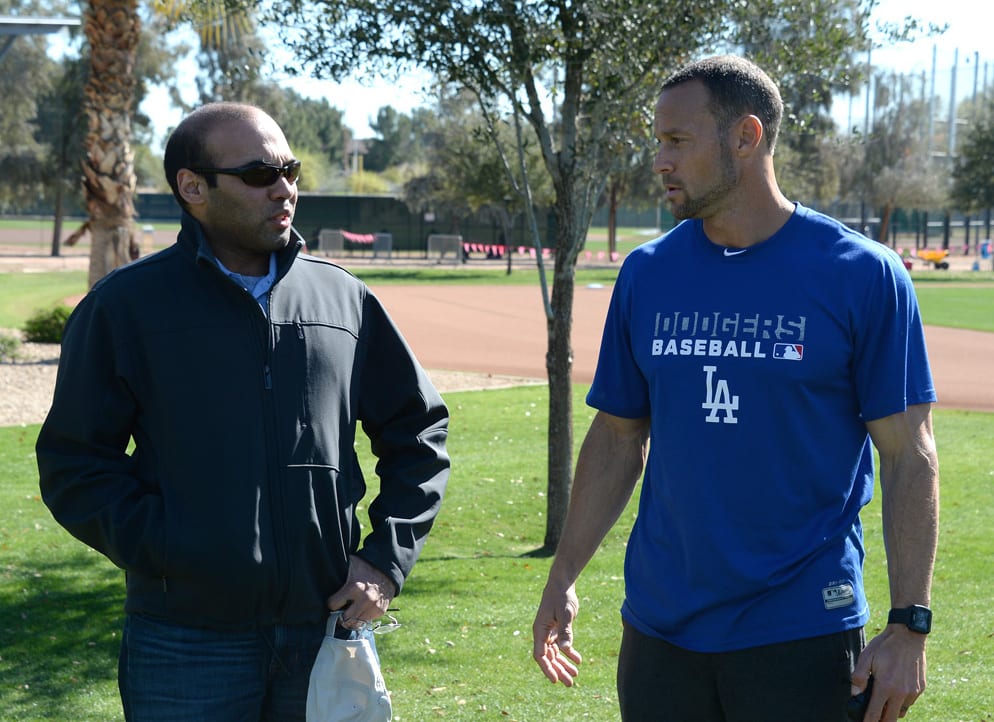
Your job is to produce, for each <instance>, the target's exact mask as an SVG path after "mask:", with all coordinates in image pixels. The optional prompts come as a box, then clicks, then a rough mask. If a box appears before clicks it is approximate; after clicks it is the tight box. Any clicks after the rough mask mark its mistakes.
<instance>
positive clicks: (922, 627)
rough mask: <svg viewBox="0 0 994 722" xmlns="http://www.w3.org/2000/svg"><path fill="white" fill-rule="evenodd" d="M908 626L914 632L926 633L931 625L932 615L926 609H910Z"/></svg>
mask: <svg viewBox="0 0 994 722" xmlns="http://www.w3.org/2000/svg"><path fill="white" fill-rule="evenodd" d="M908 626H909V627H910V628H911V629H913V630H915V631H916V632H922V633H925V634H927V633H928V632H929V631H930V629H931V627H932V615H931V614H930V613H929V611H928V610H927V609H912V610H911V621H910V622H909V623H908Z"/></svg>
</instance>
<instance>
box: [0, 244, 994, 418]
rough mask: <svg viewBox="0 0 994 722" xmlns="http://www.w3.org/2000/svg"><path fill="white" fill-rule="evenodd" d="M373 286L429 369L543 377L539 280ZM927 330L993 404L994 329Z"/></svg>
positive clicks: (593, 300) (580, 317) (586, 318)
mask: <svg viewBox="0 0 994 722" xmlns="http://www.w3.org/2000/svg"><path fill="white" fill-rule="evenodd" d="M8 250H9V249H8ZM74 250H75V249H74ZM86 263H87V259H86V257H85V256H83V255H82V254H80V255H78V256H74V257H65V256H64V257H62V258H50V257H44V256H23V255H19V254H18V255H16V256H15V255H14V254H10V255H8V254H6V253H0V272H3V271H13V272H17V271H27V272H30V271H37V270H58V269H65V268H84V269H85V268H86ZM521 272H522V273H524V272H528V271H521ZM373 290H374V292H375V293H376V295H377V296H378V297H379V298H380V299H381V300H382V301H383V303H384V305H385V306H386V307H387V309H388V311H389V312H390V315H391V316H393V318H394V320H395V321H396V323H397V325H398V326H399V327H400V329H401V331H402V332H403V333H404V335H405V336H406V337H407V340H408V342H409V343H410V345H411V348H413V349H414V352H415V354H417V356H418V359H419V360H420V361H421V363H422V364H423V365H424V366H425V367H426V368H429V369H438V370H448V371H461V372H470V373H481V374H493V375H501V376H509V377H523V378H530V379H544V378H545V377H546V372H545V349H546V328H545V318H544V315H543V310H542V299H541V295H540V291H539V289H538V286H450V285H446V286H430V285H412V286H393V285H384V286H377V287H374V289H373ZM610 296H611V290H610V288H609V287H586V286H578V287H577V289H576V295H575V301H574V312H573V316H574V317H573V339H572V341H573V378H574V380H575V381H577V382H580V383H589V382H590V381H591V380H592V379H593V374H594V368H595V367H596V364H597V348H598V346H599V345H600V335H601V330H602V327H603V323H604V316H605V314H606V313H607V306H608V302H609V300H610ZM926 336H927V339H928V344H929V356H930V359H931V362H932V370H933V374H934V376H935V383H936V387H937V389H938V394H939V403H938V406H940V407H944V408H957V409H971V410H978V411H994V379H992V378H991V374H992V372H991V367H990V364H991V359H994V333H983V332H979V331H964V330H958V329H950V328H940V327H927V328H926Z"/></svg>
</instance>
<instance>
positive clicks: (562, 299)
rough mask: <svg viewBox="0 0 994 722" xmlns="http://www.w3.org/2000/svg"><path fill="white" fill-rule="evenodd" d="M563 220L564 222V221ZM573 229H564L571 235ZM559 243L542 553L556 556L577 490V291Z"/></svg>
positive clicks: (548, 363)
mask: <svg viewBox="0 0 994 722" xmlns="http://www.w3.org/2000/svg"><path fill="white" fill-rule="evenodd" d="M560 220H562V219H560ZM569 230H570V229H561V232H564V233H569ZM562 245H563V244H561V243H560V244H558V248H557V253H556V258H555V279H554V281H553V285H552V299H551V305H552V309H553V314H552V318H551V319H549V320H548V322H547V327H548V336H549V338H548V345H547V350H546V356H545V368H546V373H547V374H548V376H549V459H548V473H549V485H548V509H547V514H546V527H545V542H544V544H543V545H542V550H543V551H544V552H545V553H548V554H554V553H555V551H556V548H557V547H558V546H559V540H560V539H561V538H562V534H563V525H564V524H565V522H566V510H567V509H568V507H569V498H570V493H571V491H572V488H573V347H572V342H571V337H572V331H573V291H574V287H575V283H574V281H575V268H574V264H573V263H572V261H570V260H569V259H568V258H567V257H566V256H567V254H566V253H563V252H561V250H562Z"/></svg>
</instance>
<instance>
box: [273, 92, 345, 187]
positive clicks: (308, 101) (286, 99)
mask: <svg viewBox="0 0 994 722" xmlns="http://www.w3.org/2000/svg"><path fill="white" fill-rule="evenodd" d="M281 92H282V96H281V97H279V98H278V99H277V98H274V103H275V107H273V106H270V107H269V108H268V110H270V111H271V115H272V116H273V118H274V119H275V120H276V121H277V122H278V123H279V124H280V126H281V127H282V128H283V132H284V133H285V134H286V137H287V141H288V142H289V143H290V147H291V148H293V149H294V151H295V152H297V153H301V152H307V153H313V154H315V155H320V156H322V157H323V159H324V163H323V164H322V167H324V168H334V167H337V168H339V169H341V168H342V167H343V163H344V162H345V145H346V142H347V139H348V131H347V129H346V128H345V126H344V125H343V120H344V114H343V113H342V111H341V110H339V109H338V108H333V107H332V106H331V105H329V103H328V101H327V100H326V99H324V98H321V99H319V100H318V99H313V98H305V97H303V96H301V95H299V94H298V93H296V92H294V91H293V90H290V89H284V90H282V91H281ZM308 172H309V171H308Z"/></svg>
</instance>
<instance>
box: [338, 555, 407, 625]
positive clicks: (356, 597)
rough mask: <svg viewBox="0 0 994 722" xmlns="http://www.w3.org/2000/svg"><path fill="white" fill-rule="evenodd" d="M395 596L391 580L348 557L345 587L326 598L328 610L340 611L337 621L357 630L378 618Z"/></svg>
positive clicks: (374, 569) (375, 569) (362, 562)
mask: <svg viewBox="0 0 994 722" xmlns="http://www.w3.org/2000/svg"><path fill="white" fill-rule="evenodd" d="M396 593H397V589H396V587H395V586H394V583H393V580H392V579H390V577H388V576H387V575H386V574H384V573H383V572H381V571H380V570H379V569H377V568H376V567H374V566H373V565H372V564H370V563H369V562H367V561H366V560H364V559H362V558H361V557H358V556H356V555H355V554H353V555H351V556H349V575H348V578H347V579H346V580H345V584H343V585H342V588H341V589H339V590H338V591H337V592H335V593H334V594H332V595H331V596H330V597H328V609H330V610H332V611H339V610H342V618H341V621H340V622H339V623H340V624H341V625H342V626H343V627H345V628H346V629H358V628H360V627H361V626H362V625H363V623H365V622H371V621H373V620H374V619H379V618H380V617H382V616H383V615H384V614H386V611H387V607H389V606H390V602H391V600H392V599H393V598H394V596H395V595H396Z"/></svg>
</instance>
